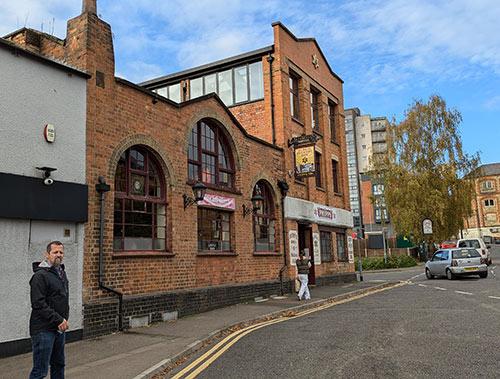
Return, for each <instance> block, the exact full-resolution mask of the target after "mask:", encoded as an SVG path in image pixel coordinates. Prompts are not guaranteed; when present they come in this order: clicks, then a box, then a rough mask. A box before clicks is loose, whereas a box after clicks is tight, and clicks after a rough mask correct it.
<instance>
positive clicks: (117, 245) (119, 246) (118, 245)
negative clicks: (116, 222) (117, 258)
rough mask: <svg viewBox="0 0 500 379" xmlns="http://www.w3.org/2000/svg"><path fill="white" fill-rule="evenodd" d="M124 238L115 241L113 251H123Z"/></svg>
mask: <svg viewBox="0 0 500 379" xmlns="http://www.w3.org/2000/svg"><path fill="white" fill-rule="evenodd" d="M122 242H123V238H115V239H113V250H115V251H118V250H121V249H122Z"/></svg>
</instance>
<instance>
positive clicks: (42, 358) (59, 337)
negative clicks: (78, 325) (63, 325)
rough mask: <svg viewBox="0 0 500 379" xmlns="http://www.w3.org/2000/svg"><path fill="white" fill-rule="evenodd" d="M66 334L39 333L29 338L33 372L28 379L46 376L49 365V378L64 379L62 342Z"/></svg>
mask: <svg viewBox="0 0 500 379" xmlns="http://www.w3.org/2000/svg"><path fill="white" fill-rule="evenodd" d="M65 337H66V333H59V332H39V333H37V334H35V335H34V336H31V344H32V346H33V370H31V374H30V379H41V378H45V377H46V376H47V373H48V372H49V364H50V378H51V379H64V342H65V339H66V338H65Z"/></svg>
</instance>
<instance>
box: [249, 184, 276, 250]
mask: <svg viewBox="0 0 500 379" xmlns="http://www.w3.org/2000/svg"><path fill="white" fill-rule="evenodd" d="M258 193H260V195H261V196H262V197H263V201H262V202H261V203H260V206H259V208H258V209H257V210H256V211H255V213H254V217H253V234H254V246H255V251H275V249H276V238H275V230H276V228H275V224H276V218H275V216H274V203H273V195H272V192H271V188H270V187H269V184H267V183H266V182H264V181H262V180H260V181H259V182H258V183H257V184H256V185H255V187H254V189H253V193H252V197H253V196H255V195H257V194H258Z"/></svg>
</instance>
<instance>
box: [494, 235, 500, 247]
mask: <svg viewBox="0 0 500 379" xmlns="http://www.w3.org/2000/svg"><path fill="white" fill-rule="evenodd" d="M494 241H495V245H499V244H500V238H499V237H495V238H494Z"/></svg>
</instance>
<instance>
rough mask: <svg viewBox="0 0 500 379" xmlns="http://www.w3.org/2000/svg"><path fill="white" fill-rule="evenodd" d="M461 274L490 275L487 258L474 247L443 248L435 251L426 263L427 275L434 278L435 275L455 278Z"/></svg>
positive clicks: (483, 276) (484, 276)
mask: <svg viewBox="0 0 500 379" xmlns="http://www.w3.org/2000/svg"><path fill="white" fill-rule="evenodd" d="M459 275H479V277H480V278H486V277H488V266H487V265H486V259H485V258H482V257H481V254H480V253H479V252H478V251H477V250H476V249H474V248H466V249H458V248H454V249H441V250H438V251H436V252H435V253H434V255H433V256H432V258H431V259H430V260H428V261H427V263H426V264H425V276H426V277H427V279H433V278H434V277H435V276H446V277H447V278H448V279H450V280H451V279H454V278H455V277H456V276H459Z"/></svg>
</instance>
